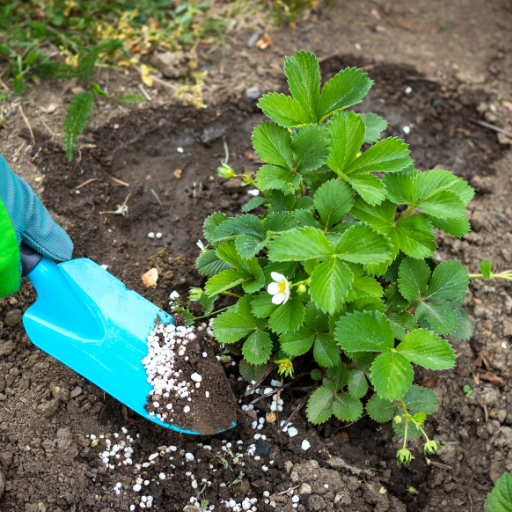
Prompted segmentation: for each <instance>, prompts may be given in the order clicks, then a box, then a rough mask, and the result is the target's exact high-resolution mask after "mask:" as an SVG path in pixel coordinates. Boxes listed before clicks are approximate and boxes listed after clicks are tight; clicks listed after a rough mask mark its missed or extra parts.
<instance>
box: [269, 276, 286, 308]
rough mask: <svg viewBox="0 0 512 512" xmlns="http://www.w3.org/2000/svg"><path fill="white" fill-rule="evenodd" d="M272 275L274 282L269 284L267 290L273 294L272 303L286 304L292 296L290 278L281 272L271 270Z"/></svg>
mask: <svg viewBox="0 0 512 512" xmlns="http://www.w3.org/2000/svg"><path fill="white" fill-rule="evenodd" d="M270 277H271V278H272V279H273V282H272V283H270V284H269V285H268V287H267V292H268V293H270V295H273V297H272V303H273V304H278V305H279V304H285V303H286V302H287V301H288V299H289V298H290V283H289V282H288V279H286V277H284V276H283V274H280V273H279V272H271V273H270Z"/></svg>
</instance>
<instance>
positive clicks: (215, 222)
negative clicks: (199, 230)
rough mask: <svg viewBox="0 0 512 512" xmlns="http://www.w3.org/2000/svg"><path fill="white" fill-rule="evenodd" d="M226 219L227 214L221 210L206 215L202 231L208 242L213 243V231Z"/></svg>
mask: <svg viewBox="0 0 512 512" xmlns="http://www.w3.org/2000/svg"><path fill="white" fill-rule="evenodd" d="M227 220H228V216H227V215H226V214H225V213H221V212H216V213H213V214H212V215H210V216H209V217H207V219H206V220H205V221H204V225H203V233H204V237H205V238H206V240H208V242H210V243H213V233H214V232H215V230H216V229H217V228H218V227H219V226H220V225H221V224H222V223H223V222H225V221H227Z"/></svg>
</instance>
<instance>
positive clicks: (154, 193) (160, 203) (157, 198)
mask: <svg viewBox="0 0 512 512" xmlns="http://www.w3.org/2000/svg"><path fill="white" fill-rule="evenodd" d="M151 192H152V193H153V195H154V196H155V198H156V200H157V201H158V204H159V205H160V206H162V201H160V198H159V197H158V196H157V195H156V192H155V191H154V190H153V189H151Z"/></svg>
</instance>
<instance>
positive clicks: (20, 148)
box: [12, 141, 25, 158]
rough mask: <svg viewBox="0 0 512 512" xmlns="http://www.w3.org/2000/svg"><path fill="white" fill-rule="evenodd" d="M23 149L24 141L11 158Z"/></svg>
mask: <svg viewBox="0 0 512 512" xmlns="http://www.w3.org/2000/svg"><path fill="white" fill-rule="evenodd" d="M24 147H25V141H23V142H22V143H21V146H20V147H19V148H18V149H17V150H16V151H15V152H14V154H13V155H12V157H13V158H14V157H15V156H16V155H17V154H18V153H19V152H20V151H21V150H22V149H23V148H24Z"/></svg>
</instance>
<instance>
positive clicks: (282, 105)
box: [258, 92, 309, 128]
mask: <svg viewBox="0 0 512 512" xmlns="http://www.w3.org/2000/svg"><path fill="white" fill-rule="evenodd" d="M258 107H260V108H261V110H262V111H263V113H264V114H265V115H266V116H267V117H270V119H272V120H273V121H275V122H276V123H277V124H280V125H281V126H285V127H286V128H295V127H297V126H303V125H305V124H308V123H309V120H308V117H307V116H306V114H305V113H304V110H303V109H302V107H301V106H300V103H299V102H298V101H297V100H294V99H293V98H291V97H290V96H285V95H284V94H279V93H277V92H271V93H268V94H265V95H264V96H262V97H261V98H260V100H259V102H258Z"/></svg>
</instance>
